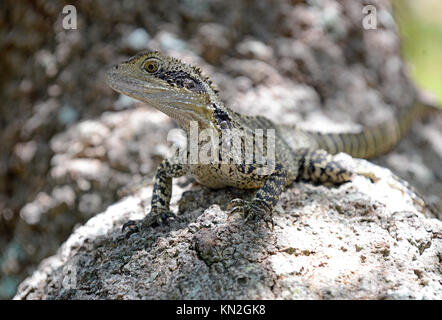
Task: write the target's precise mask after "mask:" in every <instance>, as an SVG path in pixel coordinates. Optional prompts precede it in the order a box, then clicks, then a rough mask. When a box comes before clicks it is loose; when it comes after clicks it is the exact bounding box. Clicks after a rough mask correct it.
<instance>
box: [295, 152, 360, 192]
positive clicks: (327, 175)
mask: <svg viewBox="0 0 442 320" xmlns="http://www.w3.org/2000/svg"><path fill="white" fill-rule="evenodd" d="M297 156H298V157H299V163H300V166H299V171H298V177H297V180H306V181H311V182H313V183H318V184H333V185H339V184H342V183H344V182H348V181H350V180H351V178H352V177H353V176H354V174H355V173H356V172H354V170H353V168H352V167H351V166H349V165H348V164H347V163H345V162H344V161H342V160H341V159H339V158H338V157H337V156H333V155H331V154H329V153H328V152H327V151H325V150H322V149H301V150H298V151H297ZM363 175H364V174H363Z"/></svg>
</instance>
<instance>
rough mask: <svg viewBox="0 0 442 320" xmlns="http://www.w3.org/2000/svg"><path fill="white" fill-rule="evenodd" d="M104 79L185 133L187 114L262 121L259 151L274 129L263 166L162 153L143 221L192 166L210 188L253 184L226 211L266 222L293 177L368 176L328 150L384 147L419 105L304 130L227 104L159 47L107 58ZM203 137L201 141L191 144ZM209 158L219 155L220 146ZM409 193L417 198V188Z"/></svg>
mask: <svg viewBox="0 0 442 320" xmlns="http://www.w3.org/2000/svg"><path fill="white" fill-rule="evenodd" d="M106 82H107V84H108V85H109V86H110V87H112V88H113V89H114V90H116V91H118V92H120V93H122V94H125V95H128V96H130V97H133V98H135V99H138V100H140V101H142V102H145V103H147V104H148V105H150V106H153V107H154V108H156V109H158V110H160V111H162V112H164V113H165V114H167V115H168V116H170V117H172V118H173V119H175V120H176V121H177V122H178V124H179V126H180V127H181V128H182V129H184V130H185V131H186V133H187V135H188V136H189V135H190V131H191V125H190V123H191V121H196V123H197V124H198V129H199V130H203V129H210V130H213V132H215V133H218V134H219V135H220V136H222V137H224V136H223V135H222V133H223V132H224V131H223V130H226V129H230V130H234V129H238V130H242V132H245V133H246V134H250V135H251V136H253V137H255V134H256V129H263V141H264V143H263V144H261V145H254V146H255V148H257V149H258V150H260V151H262V152H263V154H264V155H266V152H267V144H266V142H267V139H270V137H269V135H268V133H267V131H266V130H267V129H274V130H275V131H274V132H275V159H274V162H272V164H273V166H272V170H267V171H266V170H265V169H266V168H267V167H266V166H265V165H264V164H262V163H259V162H258V161H256V159H253V161H252V162H250V163H249V162H246V161H244V158H243V157H242V158H241V159H242V162H233V161H230V162H227V163H220V162H218V163H190V162H183V161H179V160H178V158H177V157H176V158H171V159H165V160H164V161H163V162H162V163H161V165H160V166H159V168H158V170H157V173H156V176H155V179H154V189H153V196H152V206H151V211H150V212H149V213H148V214H147V215H146V217H145V218H144V219H143V221H142V222H141V224H142V226H143V227H146V226H151V225H153V224H154V223H162V222H163V221H164V219H165V218H166V217H168V216H169V215H170V212H169V203H170V198H171V193H172V178H174V177H179V176H182V175H185V174H191V175H192V176H193V177H194V178H195V179H196V180H197V181H198V182H199V183H200V184H202V185H205V186H207V187H210V188H214V189H217V188H222V187H226V186H231V187H236V188H241V189H258V190H257V192H256V195H255V197H254V198H253V199H252V201H250V202H246V201H244V200H241V199H235V200H233V201H232V205H233V209H232V210H231V213H233V212H237V211H243V212H245V214H246V218H247V219H251V218H253V219H261V220H263V221H265V222H266V223H272V224H273V222H272V211H273V208H274V207H275V205H276V203H277V202H278V199H279V197H280V194H281V192H283V190H284V189H285V187H286V186H287V185H289V184H291V183H292V182H293V181H296V180H300V179H302V180H308V181H312V182H315V183H328V184H335V185H336V184H341V183H344V182H347V181H350V180H351V179H352V177H354V176H355V175H356V174H359V175H364V176H367V177H369V178H370V179H372V180H373V179H375V177H374V176H373V174H372V173H370V172H366V171H365V170H364V168H361V167H358V165H356V164H348V163H344V162H342V161H339V160H338V159H337V158H336V157H335V156H334V154H337V153H339V152H345V153H348V154H350V155H351V156H353V157H358V158H372V157H375V156H378V155H380V154H382V153H385V152H387V151H389V150H390V149H391V148H392V147H393V146H394V145H395V144H396V143H397V142H398V141H399V139H400V138H401V137H402V136H403V135H404V133H405V132H406V131H407V130H408V128H409V127H410V125H411V122H412V119H413V118H414V117H415V116H416V115H417V114H418V113H419V112H420V111H421V106H420V104H416V105H415V106H412V107H411V108H409V109H408V110H406V111H405V112H404V113H403V114H401V115H399V117H398V119H392V120H391V121H389V122H386V123H382V124H380V125H378V126H375V127H367V128H364V129H363V130H362V131H361V132H360V133H343V134H326V133H318V132H310V131H304V130H302V129H300V128H299V127H297V126H293V127H291V128H287V127H280V126H277V125H275V124H274V123H272V122H271V121H270V120H268V119H266V118H264V117H262V116H256V117H252V116H245V115H241V114H238V113H236V112H234V111H232V110H230V109H229V108H227V107H226V106H224V104H223V102H222V101H221V100H220V98H219V95H218V93H217V91H216V89H215V88H214V87H213V85H212V82H211V81H210V80H209V79H208V78H207V77H205V76H203V75H202V73H201V70H200V69H198V68H196V67H193V66H189V65H187V64H185V63H183V62H181V61H180V60H178V59H175V58H171V57H166V56H163V55H162V54H160V53H159V52H148V53H140V54H137V55H136V56H134V57H132V58H130V59H129V60H127V61H125V62H123V63H121V64H119V65H117V66H114V67H113V68H111V69H109V70H108V71H107V73H106ZM240 139H241V142H242V143H241V145H240V150H236V149H234V150H233V151H232V152H233V154H241V155H244V154H245V147H244V146H245V142H246V140H245V138H244V137H240ZM222 141H224V140H222ZM188 143H189V144H190V143H191V142H190V141H188ZM203 144H204V143H202V142H201V141H200V142H199V144H198V147H202V146H203ZM235 150H236V151H235ZM216 158H217V159H221V160H222V156H221V155H220V154H217V155H216ZM263 170H264V171H263ZM397 180H398V181H399V180H400V179H399V178H397ZM401 183H403V184H406V183H405V182H402V181H401ZM411 194H412V197H413V198H414V199H415V200H416V201H418V202H419V203H420V204H423V203H422V201H421V200H420V198H419V196H417V195H416V194H415V193H414V192H412V193H411ZM128 225H135V223H134V222H129V224H128Z"/></svg>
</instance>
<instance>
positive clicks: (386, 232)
mask: <svg viewBox="0 0 442 320" xmlns="http://www.w3.org/2000/svg"><path fill="white" fill-rule="evenodd" d="M368 166H369V168H370V169H372V170H374V171H375V172H376V174H377V176H378V177H379V178H381V180H380V181H378V182H376V183H372V182H371V181H370V180H368V179H366V178H363V177H357V178H356V179H355V180H354V181H353V182H351V183H347V184H345V185H342V186H340V187H339V188H326V187H323V186H312V185H309V184H305V183H299V184H296V185H294V186H292V187H290V188H289V189H288V190H287V191H286V192H284V193H283V195H282V197H281V200H280V202H279V207H278V209H277V212H276V213H275V216H274V221H275V228H274V231H271V230H270V229H269V228H267V227H266V226H265V225H264V224H259V223H258V224H257V223H253V222H248V223H245V222H244V220H243V216H242V215H241V214H238V215H234V216H232V217H230V219H228V216H227V214H226V212H225V211H224V210H222V208H225V204H226V202H227V201H228V200H229V199H232V198H234V197H235V196H237V195H238V193H237V192H236V191H234V190H231V189H227V190H223V191H220V192H216V193H215V192H212V191H210V190H207V189H205V188H199V187H195V186H193V187H192V186H190V185H187V186H186V187H184V188H182V187H180V184H179V183H176V184H175V185H174V187H175V189H174V190H175V191H176V192H175V193H174V199H173V207H172V210H173V211H175V212H179V214H178V215H177V216H176V218H175V219H173V220H171V221H169V224H168V225H163V226H160V227H156V228H149V229H146V230H144V231H143V232H141V233H135V234H132V235H130V236H129V237H126V236H125V233H122V232H121V225H122V223H123V222H125V221H126V220H127V219H129V218H130V219H136V218H141V217H142V216H143V214H144V211H143V205H142V203H143V200H145V199H146V197H147V200H148V196H147V195H150V193H151V191H152V188H151V187H146V188H144V189H141V190H140V191H139V192H138V193H137V194H135V195H133V196H128V197H126V198H124V199H122V200H121V201H120V202H118V203H116V204H114V205H112V206H110V207H109V208H108V209H107V210H106V211H105V212H103V213H101V214H98V215H96V216H95V217H94V218H92V219H90V220H89V221H88V222H87V223H86V224H85V225H84V226H81V227H79V228H78V229H76V230H75V231H74V232H73V234H72V235H71V236H70V237H69V238H68V240H67V241H66V242H65V243H64V244H63V245H62V246H61V248H60V249H59V250H58V252H57V254H56V255H54V256H52V257H50V258H47V259H45V260H43V262H42V263H41V264H40V266H39V268H38V269H37V271H36V272H34V274H33V275H32V276H31V277H29V278H28V279H26V280H25V281H24V282H23V283H22V284H21V285H20V286H19V289H18V292H17V295H16V296H15V298H16V299H442V275H441V259H442V255H441V253H442V222H441V221H440V220H438V219H435V218H427V217H425V215H424V214H422V213H421V212H420V211H419V210H418V209H417V208H415V207H414V206H413V203H412V201H411V199H410V198H409V196H408V194H407V193H404V192H402V191H401V190H397V189H395V188H392V187H391V183H390V181H391V177H390V174H391V173H390V171H389V170H387V169H382V168H380V167H377V166H375V165H372V164H368ZM241 196H242V197H245V198H247V197H250V196H251V193H250V192H244V191H243V192H242V195H241ZM207 206H209V207H207Z"/></svg>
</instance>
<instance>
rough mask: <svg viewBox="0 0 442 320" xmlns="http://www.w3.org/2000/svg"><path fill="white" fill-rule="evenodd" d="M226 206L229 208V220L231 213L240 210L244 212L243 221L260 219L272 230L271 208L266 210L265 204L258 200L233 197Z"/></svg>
mask: <svg viewBox="0 0 442 320" xmlns="http://www.w3.org/2000/svg"><path fill="white" fill-rule="evenodd" d="M228 208H231V209H230V210H229V211H228V216H227V220H229V219H230V217H231V216H232V215H233V214H235V213H237V212H242V213H244V214H245V221H249V220H255V221H258V220H261V221H264V222H265V223H266V226H267V227H269V225H270V226H271V228H272V231H273V229H274V226H275V225H274V223H273V219H272V210H267V209H266V205H265V204H264V203H262V201H260V200H257V199H253V200H252V201H246V200H243V199H233V200H232V201H230V203H229V204H228Z"/></svg>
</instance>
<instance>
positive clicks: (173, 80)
mask: <svg viewBox="0 0 442 320" xmlns="http://www.w3.org/2000/svg"><path fill="white" fill-rule="evenodd" d="M155 76H156V77H158V78H160V79H162V80H164V81H167V83H168V84H170V85H172V86H177V87H178V88H186V89H189V90H190V91H194V92H199V93H205V92H206V89H205V88H204V85H203V83H202V82H201V81H200V80H198V79H195V78H193V77H191V76H190V74H188V73H187V72H185V71H165V70H160V71H159V72H158V73H157V74H155Z"/></svg>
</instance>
